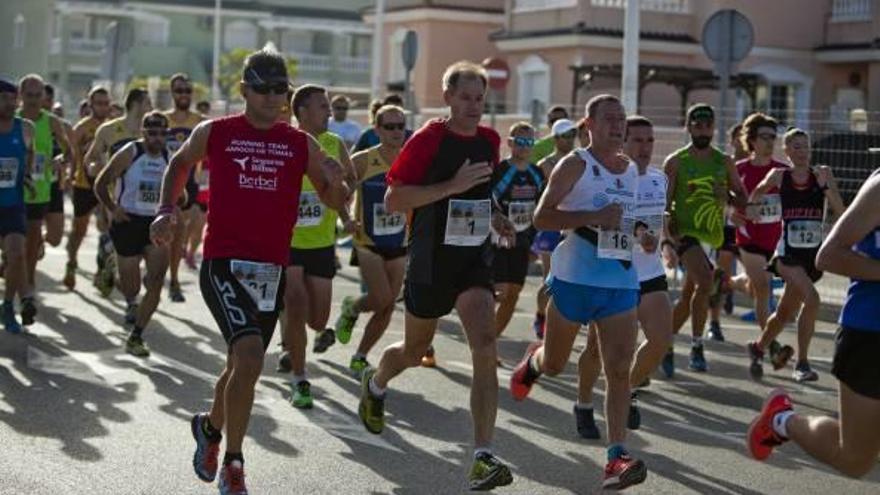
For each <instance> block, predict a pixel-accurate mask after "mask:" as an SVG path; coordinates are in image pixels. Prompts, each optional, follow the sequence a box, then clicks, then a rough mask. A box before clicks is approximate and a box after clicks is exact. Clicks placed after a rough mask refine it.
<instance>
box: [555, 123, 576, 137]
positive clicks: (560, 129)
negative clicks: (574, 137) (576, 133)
mask: <svg viewBox="0 0 880 495" xmlns="http://www.w3.org/2000/svg"><path fill="white" fill-rule="evenodd" d="M575 128H576V126H575V124H574V122H572V121H570V120H568V119H559V120H557V121H556V122H554V123H553V129H552V133H553V135H554V136H561V135H563V134H565V133H566V132H568V131H570V130H572V129H575Z"/></svg>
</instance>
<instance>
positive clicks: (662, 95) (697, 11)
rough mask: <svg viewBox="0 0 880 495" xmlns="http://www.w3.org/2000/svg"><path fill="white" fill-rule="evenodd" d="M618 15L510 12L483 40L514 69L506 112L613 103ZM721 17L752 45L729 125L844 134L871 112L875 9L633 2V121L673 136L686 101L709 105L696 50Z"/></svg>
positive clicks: (540, 0) (879, 38)
mask: <svg viewBox="0 0 880 495" xmlns="http://www.w3.org/2000/svg"><path fill="white" fill-rule="evenodd" d="M625 4H626V0H509V1H507V2H506V6H505V23H504V28H503V30H501V31H499V32H496V33H494V34H492V35H491V39H492V40H493V41H494V42H495V45H496V46H497V48H498V50H499V51H500V52H501V53H502V54H503V56H504V58H506V60H507V61H508V63H509V65H510V67H511V69H512V76H513V77H512V80H511V84H510V86H509V88H508V93H507V95H506V97H507V100H508V104H509V105H510V106H513V107H515V108H516V109H517V110H518V111H519V112H521V113H533V112H534V111H535V108H536V107H538V108H539V109H545V108H547V107H548V105H551V104H560V103H562V104H568V105H570V106H571V107H572V108H573V109H574V110H575V111H576V112H579V113H580V112H582V106H583V104H584V102H585V101H586V100H587V99H588V98H589V97H590V96H591V95H593V94H596V93H599V92H612V93H618V92H619V89H620V62H621V55H622V41H623V39H622V38H623V30H622V29H623V23H624V19H623V17H624V6H625ZM726 8H732V9H736V10H738V11H740V12H741V13H743V14H745V15H746V17H748V18H749V19H750V21H751V22H752V25H753V27H754V33H755V41H754V48H753V49H752V51H751V54H750V55H749V56H748V57H747V58H746V59H745V60H744V61H743V62H741V63H740V64H739V68H738V69H739V77H738V78H737V79H736V80H735V81H734V83H735V84H734V86H735V89H734V90H733V91H732V94H731V99H729V100H728V101H733V102H735V104H734V108H730V109H729V113H730V114H733V115H731V117H733V116H737V117H738V116H742V115H743V114H744V113H745V112H746V111H749V110H752V109H763V110H766V111H769V112H770V113H772V114H773V115H775V116H777V117H778V118H780V119H781V120H782V121H783V122H785V123H786V124H792V125H795V124H796V125H799V126H803V127H807V128H809V127H810V126H811V125H815V123H816V122H819V121H834V122H839V123H841V124H840V125H845V122H846V120H847V116H848V115H849V112H850V110H852V109H855V108H863V109H867V110H868V111H869V112H880V0H774V1H772V2H768V1H763V2H758V1H748V0H641V16H640V17H641V32H640V38H641V41H640V44H639V51H640V54H639V56H640V77H641V81H640V88H641V89H640V97H639V101H640V105H639V109H638V110H639V112H641V113H643V114H645V115H647V116H648V117H651V118H653V119H655V120H656V121H659V122H661V123H665V124H669V125H674V124H678V123H680V119H681V115H682V109H683V108H684V107H686V106H687V105H688V104H690V103H692V102H694V101H698V100H699V101H707V102H709V103H713V104H716V105H717V104H718V102H719V94H718V91H717V89H716V87H717V83H716V82H715V81H714V78H713V77H712V74H711V70H712V68H713V67H712V62H710V61H709V60H708V59H707V57H706V56H705V55H704V53H703V49H702V46H701V44H700V38H701V33H702V28H703V25H704V23H705V22H706V21H707V20H708V18H709V17H710V16H711V15H712V14H713V13H715V12H716V11H718V10H720V9H726ZM877 120H878V119H873V122H877ZM873 125H878V124H873Z"/></svg>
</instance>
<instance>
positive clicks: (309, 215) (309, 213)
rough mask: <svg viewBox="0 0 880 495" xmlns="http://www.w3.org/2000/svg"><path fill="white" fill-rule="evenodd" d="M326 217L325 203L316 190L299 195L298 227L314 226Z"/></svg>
mask: <svg viewBox="0 0 880 495" xmlns="http://www.w3.org/2000/svg"><path fill="white" fill-rule="evenodd" d="M323 218H324V204H323V203H321V199H320V198H318V193H316V192H314V191H308V192H303V193H301V194H300V196H299V216H298V217H297V220H296V226H297V227H314V226H315V225H319V224H320V223H321V219H323Z"/></svg>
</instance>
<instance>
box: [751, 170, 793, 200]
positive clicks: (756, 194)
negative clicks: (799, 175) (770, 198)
mask: <svg viewBox="0 0 880 495" xmlns="http://www.w3.org/2000/svg"><path fill="white" fill-rule="evenodd" d="M784 172H785V169H782V168H774V169H773V170H771V171H770V173H769V174H767V176H766V177H764V180H762V181H761V183H760V184H758V187H756V188H755V190H754V191H752V194H751V195H750V196H749V203H757V202H758V201H760V200H761V198H762V197H764V195H765V194H767V191H769V190H771V189H773V188H774V187H779V186H780V185H781V184H782V174H783V173H784Z"/></svg>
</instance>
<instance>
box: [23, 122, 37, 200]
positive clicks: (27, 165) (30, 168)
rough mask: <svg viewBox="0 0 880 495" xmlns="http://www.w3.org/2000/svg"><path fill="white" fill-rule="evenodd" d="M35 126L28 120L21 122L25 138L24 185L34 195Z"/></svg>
mask: <svg viewBox="0 0 880 495" xmlns="http://www.w3.org/2000/svg"><path fill="white" fill-rule="evenodd" d="M34 132H36V131H35V130H34V124H33V123H32V122H31V121H30V120H27V119H22V121H21V134H22V136H23V137H24V147H25V154H24V183H25V187H27V188H28V189H30V190H31V193H33V192H34V191H33V187H34V186H33V177H32V176H31V174H32V173H33V172H34Z"/></svg>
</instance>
